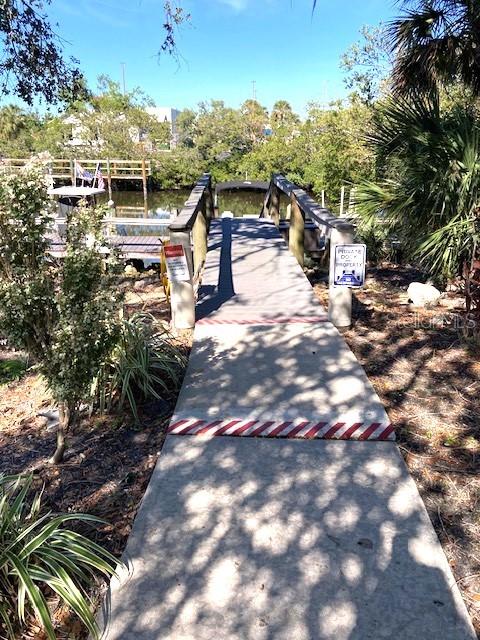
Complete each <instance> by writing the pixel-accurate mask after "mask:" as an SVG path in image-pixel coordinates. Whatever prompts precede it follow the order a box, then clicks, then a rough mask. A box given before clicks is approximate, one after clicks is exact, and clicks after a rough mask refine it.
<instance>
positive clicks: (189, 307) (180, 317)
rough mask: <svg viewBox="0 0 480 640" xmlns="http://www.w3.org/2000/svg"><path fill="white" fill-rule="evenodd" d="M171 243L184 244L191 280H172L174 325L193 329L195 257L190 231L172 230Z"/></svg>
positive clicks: (171, 300) (171, 297)
mask: <svg viewBox="0 0 480 640" xmlns="http://www.w3.org/2000/svg"><path fill="white" fill-rule="evenodd" d="M170 244H172V245H178V244H181V245H182V246H183V251H184V253H185V257H186V259H187V265H188V271H189V275H190V279H189V280H184V281H182V280H172V281H171V282H170V304H171V307H172V325H173V327H174V328H175V329H193V327H194V326H195V294H194V290H193V259H192V247H191V241H190V232H189V231H171V232H170Z"/></svg>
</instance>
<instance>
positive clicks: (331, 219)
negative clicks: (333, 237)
mask: <svg viewBox="0 0 480 640" xmlns="http://www.w3.org/2000/svg"><path fill="white" fill-rule="evenodd" d="M272 185H273V186H276V187H277V188H278V189H279V190H280V191H281V192H282V193H284V194H285V195H287V196H288V197H292V196H294V197H295V200H296V201H297V203H298V206H299V207H300V209H301V211H302V212H303V214H304V215H306V216H307V217H308V218H310V219H311V220H312V221H313V222H314V224H315V225H316V226H317V227H319V228H321V229H324V230H325V235H326V236H328V235H329V234H330V232H331V230H332V229H338V228H340V227H342V228H343V227H351V226H353V225H352V221H351V220H350V219H349V218H339V217H338V216H336V215H334V214H333V213H332V212H331V211H330V209H327V208H326V207H322V206H321V205H320V204H318V202H317V201H316V200H314V199H313V198H312V197H311V196H310V195H309V194H308V193H307V192H306V191H305V189H301V188H300V187H299V186H297V185H296V184H295V183H294V182H291V180H288V179H287V178H285V176H282V175H281V174H273V175H272V180H271V183H270V189H271V187H272ZM269 197H270V190H269V193H268V194H267V197H266V198H265V205H266V206H267V205H268V201H269Z"/></svg>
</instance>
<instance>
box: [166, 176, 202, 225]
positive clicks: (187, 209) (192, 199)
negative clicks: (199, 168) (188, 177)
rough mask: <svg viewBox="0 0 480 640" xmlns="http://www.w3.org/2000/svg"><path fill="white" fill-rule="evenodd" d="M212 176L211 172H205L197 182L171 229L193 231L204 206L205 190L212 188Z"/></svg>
mask: <svg viewBox="0 0 480 640" xmlns="http://www.w3.org/2000/svg"><path fill="white" fill-rule="evenodd" d="M211 185H212V177H211V175H210V174H209V173H204V174H203V176H202V177H201V178H200V180H199V181H198V182H197V184H196V185H195V186H194V187H193V189H192V192H191V193H190V196H189V198H188V200H187V201H186V202H185V205H184V207H183V209H182V210H181V211H180V213H179V214H178V216H177V217H176V218H175V220H174V221H173V222H172V223H171V224H170V227H169V228H170V231H191V230H192V229H193V225H194V224H195V220H196V218H197V214H198V212H199V211H200V209H201V208H202V206H203V199H204V196H205V192H206V191H207V190H209V189H211Z"/></svg>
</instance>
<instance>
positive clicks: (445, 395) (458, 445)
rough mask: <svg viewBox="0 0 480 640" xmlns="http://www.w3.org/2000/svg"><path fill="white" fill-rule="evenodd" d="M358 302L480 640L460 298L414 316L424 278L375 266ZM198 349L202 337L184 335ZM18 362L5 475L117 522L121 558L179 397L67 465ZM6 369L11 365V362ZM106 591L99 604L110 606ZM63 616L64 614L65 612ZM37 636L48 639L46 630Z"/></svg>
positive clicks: (372, 374) (1, 428) (89, 432)
mask: <svg viewBox="0 0 480 640" xmlns="http://www.w3.org/2000/svg"><path fill="white" fill-rule="evenodd" d="M369 274H370V275H369V278H368V280H367V284H366V286H365V288H364V289H362V290H359V291H358V292H356V293H355V302H354V324H353V327H352V328H351V329H350V330H349V331H347V332H346V333H345V339H346V340H347V342H348V344H349V345H350V347H351V348H352V350H353V351H354V353H355V354H356V356H357V357H358V359H359V360H360V362H361V363H362V364H363V366H364V368H365V370H366V372H367V375H368V376H369V378H370V380H371V381H372V383H373V385H374V387H375V389H376V390H377V392H378V394H379V395H380V397H381V399H382V400H383V402H384V403H385V406H386V408H387V410H388V412H389V415H390V417H391V420H392V422H393V423H394V424H395V425H396V427H397V438H398V443H399V446H400V448H401V451H402V453H403V455H404V457H405V460H406V463H407V465H408V467H409V469H410V471H411V473H412V475H413V477H414V479H415V481H416V482H417V485H418V487H419V490H420V493H421V495H422V497H423V499H424V501H425V505H426V507H427V510H428V512H429V514H430V518H431V519H432V522H433V524H434V526H435V529H436V531H437V534H438V536H439V538H440V540H441V542H442V545H443V548H444V549H445V552H446V554H447V557H448V560H449V562H450V565H451V567H452V570H453V573H454V575H455V578H456V580H457V582H458V584H459V587H460V589H461V591H462V594H463V597H464V599H465V601H466V603H467V606H468V608H469V611H470V614H471V616H472V619H473V621H474V624H475V626H476V629H477V633H478V634H479V637H480V536H479V531H480V510H479V506H480V505H479V502H480V476H479V472H480V353H479V349H478V347H477V346H476V345H475V343H474V342H472V341H471V340H469V339H466V338H465V337H464V335H463V332H462V329H461V319H462V317H463V316H462V309H461V307H458V308H457V303H460V302H461V301H459V300H458V299H457V300H456V299H452V298H451V297H450V298H448V299H447V300H442V306H438V307H435V308H433V309H423V310H421V309H413V308H411V306H410V305H409V304H408V301H407V297H406V288H407V285H408V284H409V283H410V282H411V281H413V280H417V279H421V276H420V274H419V273H418V272H415V271H414V270H412V269H408V268H398V267H394V266H385V267H384V268H378V269H370V270H369ZM308 275H309V277H310V279H311V281H312V283H313V284H314V287H315V291H316V293H317V295H318V297H319V299H320V300H321V301H322V302H323V303H325V304H326V303H327V298H328V291H327V287H326V285H325V283H324V282H323V281H321V277H320V274H319V273H316V272H314V271H311V272H309V273H308ZM144 284H145V283H143V284H142V286H141V287H140V288H138V289H136V290H133V288H132V290H130V291H129V293H128V295H127V303H128V305H129V309H130V311H133V310H137V311H140V310H142V311H149V312H151V313H153V314H154V315H155V316H157V317H158V318H163V319H167V318H168V305H167V304H166V300H165V298H164V296H163V293H162V292H161V289H160V287H158V286H157V285H153V284H147V285H146V286H144ZM180 338H181V340H182V342H183V343H184V344H185V348H187V349H188V347H189V344H190V339H191V336H190V335H189V334H185V335H182V336H181V337H180ZM18 358H19V354H14V353H12V352H7V351H3V352H2V351H0V473H1V472H8V473H18V472H28V471H31V472H33V473H34V474H35V478H36V485H37V486H38V487H39V488H40V487H41V486H42V485H43V484H45V493H44V499H45V506H47V507H49V508H50V509H52V510H53V511H84V512H89V513H93V514H95V515H98V516H100V517H102V518H104V519H105V520H107V521H108V523H109V524H108V525H105V526H103V527H101V528H100V529H98V530H96V531H95V532H93V531H92V530H91V529H90V530H88V533H89V535H91V536H92V537H93V539H95V540H96V541H98V542H100V543H102V544H104V545H106V546H107V548H108V549H109V550H111V551H112V552H114V553H115V554H117V555H120V554H121V552H122V550H123V548H124V546H125V543H126V540H127V537H128V534H129V532H130V530H131V526H132V522H133V519H134V517H135V514H136V511H137V509H138V506H139V503H140V500H141V498H142V496H143V493H144V491H145V489H146V486H147V484H148V481H149V478H150V475H151V472H152V470H153V467H154V465H155V462H156V459H157V456H158V453H159V452H160V450H161V448H162V444H163V441H164V438H165V429H166V425H167V424H168V420H169V417H170V415H171V412H172V411H173V407H174V404H175V398H174V397H172V398H170V399H169V400H168V401H167V402H152V403H150V404H149V405H147V406H145V407H144V409H143V414H142V415H143V419H142V427H141V428H140V429H138V428H137V429H136V428H135V427H134V425H133V422H132V420H131V419H130V418H129V417H128V416H127V415H125V414H122V415H119V416H108V417H107V416H105V417H97V418H94V419H92V420H87V419H85V420H84V421H83V422H82V424H81V425H80V426H79V428H78V429H77V430H76V432H75V434H73V435H72V437H71V438H70V448H69V453H68V455H67V456H66V459H65V462H64V463H63V464H61V465H58V466H56V467H52V466H50V465H48V463H47V461H48V458H49V456H50V455H51V453H52V451H53V450H54V440H55V433H54V431H49V430H48V424H47V421H46V419H45V418H43V417H41V416H38V415H37V413H38V412H39V411H42V410H45V409H48V408H49V407H50V406H51V401H50V398H49V396H48V393H47V392H46V390H45V387H44V385H43V383H42V381H41V380H40V378H39V376H38V375H36V374H35V373H28V374H27V375H25V376H23V377H20V379H19V380H13V381H12V382H5V375H6V376H8V375H10V376H11V377H16V376H17V375H18V376H21V375H22V372H21V367H20V369H19V368H18V366H11V365H10V363H9V361H12V360H15V359H18ZM5 363H7V364H5ZM99 593H100V591H96V593H95V597H96V598H98V597H99ZM61 613H62V612H59V615H60V614H61ZM81 635H82V634H81V632H80V628H79V626H78V624H77V623H75V622H74V621H73V620H71V619H68V618H65V619H64V621H63V625H62V632H61V633H60V634H59V638H69V639H72V640H73V639H74V638H79V637H81ZM26 637H32V638H34V637H35V638H37V639H40V638H41V636H40V635H39V634H38V633H33V634H32V635H31V636H26Z"/></svg>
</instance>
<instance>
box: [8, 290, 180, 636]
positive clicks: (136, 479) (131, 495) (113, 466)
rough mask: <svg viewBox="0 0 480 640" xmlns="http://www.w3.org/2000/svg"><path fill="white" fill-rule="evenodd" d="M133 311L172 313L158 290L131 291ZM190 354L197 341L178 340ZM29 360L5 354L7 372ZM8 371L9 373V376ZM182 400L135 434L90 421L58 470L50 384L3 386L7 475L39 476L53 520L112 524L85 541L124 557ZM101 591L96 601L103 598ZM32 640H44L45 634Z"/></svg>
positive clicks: (156, 407)
mask: <svg viewBox="0 0 480 640" xmlns="http://www.w3.org/2000/svg"><path fill="white" fill-rule="evenodd" d="M126 302H127V309H128V311H129V312H130V313H132V312H134V311H144V312H149V313H152V314H153V315H155V316H156V317H157V318H159V319H167V318H168V315H169V310H168V305H167V303H166V300H165V296H164V295H163V292H162V290H161V288H160V287H159V286H158V285H152V284H150V285H148V286H146V287H144V288H143V289H142V290H135V291H134V290H129V292H128V293H127V298H126ZM178 339H179V341H180V342H181V344H182V345H183V347H184V349H185V350H186V351H187V350H188V348H189V346H190V341H191V336H189V334H188V333H187V332H184V333H183V334H182V335H181V336H179V337H178ZM21 355H22V354H15V353H12V352H11V351H0V364H1V363H7V362H8V363H10V362H12V361H13V360H14V359H15V358H17V359H18V358H21ZM8 371H9V367H7V374H8ZM175 402H176V397H175V396H173V395H172V396H171V397H170V398H167V399H165V401H153V402H150V403H148V404H145V405H144V406H143V407H142V410H141V426H140V427H136V426H135V425H134V421H133V420H132V418H131V417H130V416H129V415H128V413H126V412H122V413H121V414H119V415H113V416H112V415H109V416H100V417H98V416H97V417H93V418H91V419H88V418H84V419H83V420H82V421H81V423H80V424H79V425H78V427H76V428H75V430H74V432H73V433H72V434H70V436H69V442H68V445H69V446H68V451H67V454H66V456H65V460H64V462H63V463H62V464H59V465H56V466H52V465H50V464H49V463H48V459H49V458H50V456H51V455H52V453H53V451H54V450H55V437H56V434H55V429H52V430H49V428H48V420H47V419H46V418H44V417H42V416H39V415H38V413H39V412H44V411H48V409H51V408H53V407H52V402H51V399H50V396H49V394H48V392H47V390H46V388H45V385H44V382H43V381H42V379H41V378H40V376H39V375H37V374H35V373H34V372H33V373H32V372H30V373H27V375H25V376H24V377H22V378H21V379H19V380H14V381H12V382H3V384H2V378H0V473H8V474H12V473H33V474H34V478H35V486H36V488H38V489H41V488H42V487H44V493H43V504H44V507H45V509H50V510H52V511H53V512H84V513H90V514H93V515H96V516H99V517H100V518H103V519H104V520H106V521H107V522H108V524H106V525H104V526H100V527H99V528H97V529H92V528H91V527H89V528H86V527H85V526H84V525H82V526H79V527H77V530H78V531H80V532H82V533H88V535H89V537H90V538H91V539H93V540H95V541H96V542H98V543H100V544H102V545H103V546H104V547H106V548H107V549H108V550H109V551H111V552H112V553H114V554H115V555H116V556H120V555H121V553H122V551H123V549H124V548H125V544H126V541H127V538H128V535H129V533H130V531H131V527H132V523H133V520H134V518H135V514H136V512H137V510H138V507H139V505H140V501H141V499H142V496H143V494H144V493H145V490H146V487H147V485H148V482H149V479H150V476H151V473H152V471H153V468H154V466H155V463H156V461H157V457H158V454H159V453H160V451H161V449H162V445H163V441H164V439H165V432H166V427H167V425H168V422H169V419H170V416H171V414H172V412H173V409H174V406H175ZM102 588H103V587H100V585H99V588H98V589H95V590H94V592H93V594H92V597H93V598H94V600H98V599H99V598H100V595H101V592H102ZM57 617H58V618H59V619H61V620H62V623H61V624H60V630H59V632H58V637H59V638H68V639H69V640H73V639H74V638H83V637H86V636H85V633H84V632H83V631H82V630H81V626H80V625H79V624H78V623H77V622H76V621H75V620H74V619H73V618H71V617H70V618H69V617H68V615H66V612H65V611H63V610H59V611H58V612H57ZM24 637H25V638H36V639H37V640H42V635H41V633H40V631H39V630H38V629H36V630H35V629H33V630H32V632H31V635H28V634H27V635H26V636H24Z"/></svg>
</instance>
